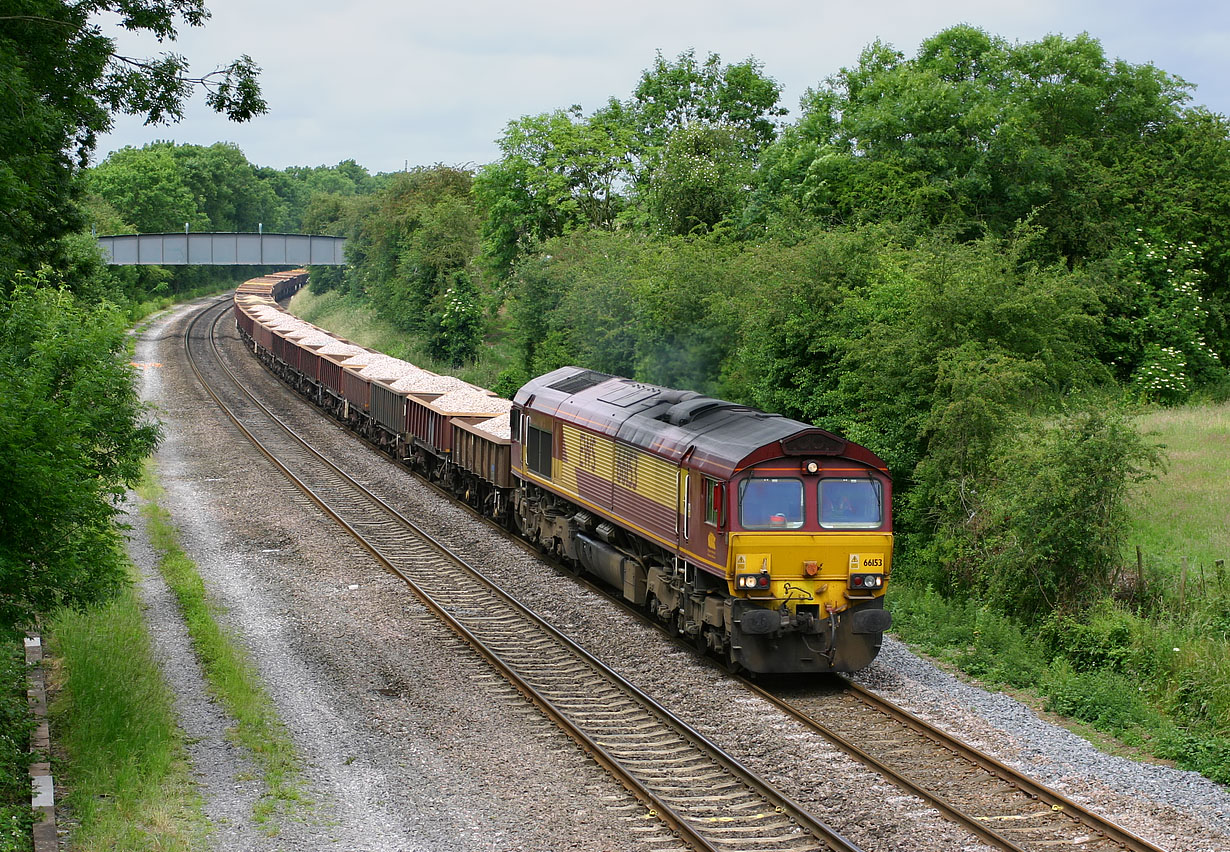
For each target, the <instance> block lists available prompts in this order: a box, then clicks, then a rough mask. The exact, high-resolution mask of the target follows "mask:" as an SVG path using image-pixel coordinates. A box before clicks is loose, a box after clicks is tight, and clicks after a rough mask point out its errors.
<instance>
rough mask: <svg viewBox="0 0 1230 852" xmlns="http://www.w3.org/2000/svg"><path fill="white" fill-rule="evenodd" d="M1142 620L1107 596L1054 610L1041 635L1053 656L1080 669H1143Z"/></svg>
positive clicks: (1120, 670)
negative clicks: (1090, 603) (1139, 649)
mask: <svg viewBox="0 0 1230 852" xmlns="http://www.w3.org/2000/svg"><path fill="white" fill-rule="evenodd" d="M1141 626H1143V625H1141V623H1140V621H1139V619H1137V618H1134V617H1132V616H1131V615H1129V614H1128V613H1127V612H1125V611H1124V610H1122V609H1121V608H1119V607H1118V606H1117V605H1115V604H1114V603H1113V602H1112V601H1111V600H1110V599H1109V598H1103V599H1101V600H1100V601H1098V602H1097V603H1096V604H1095V605H1093V606H1090V607H1089V608H1088V609H1085V610H1081V611H1078V612H1074V611H1071V610H1067V611H1059V610H1057V611H1055V612H1052V613H1051V614H1050V615H1049V616H1048V617H1047V618H1046V619H1045V620H1044V621H1043V622H1042V624H1041V628H1040V638H1041V639H1042V641H1043V643H1044V644H1045V645H1046V648H1047V649H1048V651H1049V652H1050V653H1051V654H1052V655H1058V656H1062V657H1064V658H1065V659H1067V660H1068V661H1070V663H1071V665H1072V666H1073V668H1075V669H1077V670H1078V671H1091V670H1095V669H1106V670H1110V671H1115V672H1119V673H1121V674H1122V673H1127V672H1129V671H1139V670H1140V669H1141V668H1147V666H1143V667H1142V666H1140V665H1139V662H1140V660H1139V657H1138V652H1137V651H1135V650H1134V645H1135V643H1136V640H1137V637H1136V635H1135V631H1136V629H1137V628H1139V627H1141Z"/></svg>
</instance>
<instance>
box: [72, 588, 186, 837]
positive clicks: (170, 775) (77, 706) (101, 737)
mask: <svg viewBox="0 0 1230 852" xmlns="http://www.w3.org/2000/svg"><path fill="white" fill-rule="evenodd" d="M49 628H50V629H49V630H48V639H49V647H50V649H51V652H52V657H53V658H54V659H55V660H57V664H58V666H59V672H58V677H57V680H58V681H59V682H60V684H61V690H60V692H59V694H58V695H57V697H56V699H55V701H54V702H53V704H52V707H51V715H52V730H53V732H54V734H55V736H56V739H57V740H58V741H59V742H60V743H62V744H63V746H64V749H65V751H66V752H67V755H68V760H67V762H66V763H65V765H64V767H63V773H64V780H66V781H67V783H68V789H69V794H68V797H67V803H68V805H69V808H70V809H71V812H72V815H73V821H74V822H75V823H76V826H77V827H76V829H75V831H74V833H73V848H74V849H79V850H87V852H88V850H103V849H126V850H181V849H182V850H188V849H199V848H202V846H203V845H204V837H205V833H206V821H205V817H204V814H203V812H202V807H201V801H200V798H199V796H198V794H197V792H196V790H195V787H194V786H193V783H192V779H191V775H190V772H189V766H188V762H187V758H186V752H185V747H184V739H183V733H182V731H180V729H179V728H178V727H177V724H176V718H175V712H174V706H173V696H172V694H171V692H170V690H169V689H168V687H167V685H166V683H165V682H164V681H163V679H162V676H161V672H160V669H159V668H158V666H157V664H156V663H155V661H154V658H153V654H152V652H151V649H150V639H149V635H148V633H147V632H146V626H145V619H144V615H143V613H142V609H141V603H140V601H139V600H138V598H137V595H136V593H135V592H134V591H133V590H132V589H128V590H126V591H125V592H124V593H123V594H122V595H121V596H120V597H119V598H118V599H117V600H115V601H113V602H111V603H108V604H105V605H101V606H96V607H94V608H91V609H89V610H87V611H85V612H72V611H62V612H60V613H58V614H57V615H56V616H55V618H54V619H53V620H52V622H51V624H50V625H49Z"/></svg>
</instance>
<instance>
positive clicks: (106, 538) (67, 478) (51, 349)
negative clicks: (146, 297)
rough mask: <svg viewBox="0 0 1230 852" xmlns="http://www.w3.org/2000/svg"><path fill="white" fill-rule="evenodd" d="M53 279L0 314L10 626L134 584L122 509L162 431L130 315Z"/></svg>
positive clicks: (21, 289) (5, 623)
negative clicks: (146, 398)
mask: <svg viewBox="0 0 1230 852" xmlns="http://www.w3.org/2000/svg"><path fill="white" fill-rule="evenodd" d="M52 283H53V282H52V281H50V280H49V277H47V276H43V277H41V278H40V279H39V280H37V281H29V282H27V283H22V284H19V285H18V287H17V288H16V290H14V291H13V293H12V294H10V295H9V296H7V297H5V300H4V301H5V304H4V310H3V311H2V312H0V479H2V480H3V481H4V483H5V487H4V489H3V493H2V495H0V627H3V628H5V629H9V628H12V627H13V626H14V625H17V624H20V623H22V622H24V621H26V620H28V619H31V618H34V617H36V616H37V615H39V614H42V613H46V612H48V611H49V610H51V609H52V608H54V607H56V606H58V605H61V604H68V605H75V606H79V605H83V604H86V603H89V602H92V601H95V600H99V599H102V598H106V597H108V596H109V595H111V594H112V593H113V592H114V591H115V589H116V588H118V587H119V586H120V585H121V584H122V582H123V579H124V570H125V569H124V565H123V561H122V560H121V559H120V557H119V556H118V554H117V549H116V546H117V543H118V541H119V532H118V531H117V529H116V528H115V526H114V520H115V517H116V513H117V511H118V509H117V507H116V501H117V500H118V499H120V498H121V497H122V496H123V494H124V490H125V488H126V486H128V485H130V484H131V483H132V482H134V481H136V479H137V478H138V477H139V476H140V463H141V459H142V458H144V457H145V456H146V455H148V453H149V452H150V451H151V450H152V449H153V447H154V444H155V443H156V441H157V439H158V428H157V427H156V426H155V425H154V424H153V423H150V422H148V421H147V420H146V418H145V412H144V411H143V409H142V406H141V405H140V403H139V402H138V400H137V396H136V391H135V389H134V387H133V368H132V367H131V366H130V365H129V364H128V363H127V341H126V338H125V336H124V330H123V317H122V316H121V315H120V314H119V313H118V312H117V311H116V310H114V309H113V308H111V307H109V306H107V305H102V306H99V307H95V308H91V307H87V306H85V305H82V304H81V303H80V302H79V301H78V300H77V299H75V298H74V297H73V296H72V295H70V294H69V293H67V292H65V291H63V290H56V289H53V288H52V287H51V284H52Z"/></svg>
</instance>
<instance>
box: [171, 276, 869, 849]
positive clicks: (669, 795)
mask: <svg viewBox="0 0 1230 852" xmlns="http://www.w3.org/2000/svg"><path fill="white" fill-rule="evenodd" d="M229 306H230V301H229V300H227V301H225V302H223V303H214V304H213V305H212V306H207V307H206V308H205V309H203V310H201V311H199V312H198V313H197V315H196V316H195V317H194V318H193V319H192V321H191V322H190V324H189V325H188V327H187V330H186V332H185V336H184V347H185V352H186V355H187V359H188V362H189V364H190V366H191V367H192V369H193V372H194V373H195V374H196V376H197V378H198V380H199V381H200V382H201V385H202V387H203V388H205V390H206V392H207V393H208V394H209V395H210V396H211V397H212V398H213V399H214V400H215V402H217V404H218V405H219V406H220V407H221V408H222V409H223V410H224V411H225V412H226V413H227V415H228V416H229V417H230V419H231V420H232V421H233V422H234V423H235V424H236V426H237V427H238V428H239V429H240V430H241V431H242V432H243V433H244V434H245V436H247V438H248V439H249V440H250V441H251V442H252V443H253V445H254V446H256V448H257V449H258V450H260V452H262V453H263V454H264V455H265V456H266V457H267V458H268V459H269V460H270V461H271V462H272V463H273V464H274V465H275V466H276V467H278V468H279V469H280V470H281V471H282V472H283V474H284V475H286V476H287V477H288V478H289V479H290V480H291V481H292V482H293V483H294V484H295V485H296V486H297V487H298V488H299V489H300V490H302V491H303V493H304V494H305V495H306V496H307V497H308V498H309V499H310V500H311V501H312V502H314V503H315V504H316V505H317V506H318V507H319V508H320V509H321V510H322V511H324V512H325V513H326V514H327V515H329V516H330V517H332V518H333V519H334V520H335V521H336V522H337V523H338V524H339V525H340V526H342V527H343V528H344V529H345V530H346V531H347V532H348V533H349V534H350V535H352V536H353V537H354V538H355V539H356V540H357V541H358V542H359V543H360V544H361V545H362V546H363V547H364V548H365V549H366V550H367V551H368V552H369V553H371V554H372V556H373V557H374V558H375V559H376V560H377V561H378V562H379V563H380V564H382V565H383V566H384V567H386V568H387V569H388V570H390V571H392V572H394V573H396V574H397V575H398V576H400V577H401V578H402V579H403V580H404V581H405V582H406V584H407V585H408V586H409V587H410V589H411V591H412V592H413V593H414V594H415V595H416V596H417V597H419V599H420V600H421V601H422V602H423V603H424V605H425V606H427V607H428V608H429V609H430V610H432V612H434V613H435V614H436V615H437V617H439V618H440V619H441V620H442V621H444V623H446V624H447V625H448V626H449V627H450V628H451V629H452V630H454V631H455V632H456V633H457V634H458V635H460V636H461V637H462V638H464V639H465V640H466V641H467V642H468V643H469V644H470V645H471V646H472V647H473V648H474V649H475V650H476V651H477V652H478V653H479V654H480V655H481V656H483V657H484V658H485V659H487V660H488V661H489V662H490V663H491V665H492V666H494V667H495V668H496V669H497V670H498V671H499V672H500V673H501V674H502V675H503V676H504V677H506V678H507V679H508V680H509V681H510V682H511V683H512V684H513V685H514V686H515V687H516V688H517V689H518V690H520V691H521V692H522V693H523V694H524V695H525V696H526V697H527V698H528V699H529V700H530V701H532V702H533V703H534V704H535V705H536V706H537V707H538V708H539V709H540V710H541V711H542V712H543V713H544V714H546V715H547V716H548V717H549V718H551V719H552V720H553V721H554V722H555V723H556V724H557V725H558V726H559V727H560V728H562V729H563V730H564V731H565V732H566V733H568V734H569V736H571V737H572V738H573V739H574V740H575V741H576V742H577V743H578V744H579V745H580V746H581V747H582V748H583V749H584V750H585V751H586V752H587V753H588V754H590V755H591V756H592V757H593V759H594V760H596V761H597V762H599V763H600V764H601V765H603V766H604V767H605V768H606V769H607V770H608V771H609V772H610V773H611V774H613V775H614V776H615V777H616V778H617V779H618V780H619V781H620V782H621V783H622V784H623V785H624V786H625V787H626V788H627V789H629V790H630V791H631V792H632V793H633V794H634V795H635V796H637V797H638V798H639V799H640V800H641V801H643V802H644V803H645V804H646V805H647V806H648V807H650V808H651V809H652V810H653V811H654V813H656V814H657V816H658V817H659V818H660V819H662V820H663V821H664V822H665V823H666V824H667V825H669V826H670V827H671V828H672V829H674V830H675V831H676V832H677V833H678V834H679V836H680V837H681V838H682V839H684V840H685V841H686V842H687V843H689V844H690V845H691V846H693V847H694V848H696V849H700V850H731V851H732V852H734V851H735V850H749V852H750V851H751V850H766V849H773V850H783V852H807V850H833V852H854V851H855V850H857V848H858V847H856V846H854V845H853V844H852V843H851V842H850V841H848V840H846V839H845V838H843V837H842V836H841V835H839V834H837V833H836V832H835V831H833V830H832V829H830V828H829V827H828V826H826V825H824V824H823V823H821V822H820V821H818V820H816V819H815V818H814V817H812V816H811V815H810V814H809V813H807V811H806V810H805V809H804V808H802V807H801V806H800V805H798V804H797V803H795V802H793V801H792V800H791V799H789V798H788V797H786V796H785V795H784V794H782V793H781V792H780V791H777V790H775V789H774V788H772V787H771V786H770V785H769V784H767V783H765V782H764V781H762V780H761V779H759V778H758V777H756V776H755V775H754V774H753V773H751V772H750V771H748V770H746V769H745V768H743V767H742V766H740V765H739V764H738V762H737V761H735V760H734V759H733V758H732V757H730V756H729V755H727V754H726V753H725V752H723V751H722V750H721V749H720V748H718V747H717V746H716V745H714V744H713V743H711V742H709V741H708V740H706V739H705V738H704V737H703V736H701V735H700V734H699V733H697V732H696V731H694V730H692V729H691V728H689V727H688V726H687V725H686V724H684V723H683V722H682V721H681V720H679V719H678V718H676V717H675V716H673V715H672V714H671V713H670V712H669V711H667V710H666V709H665V708H663V707H661V706H660V705H658V704H657V703H656V702H654V701H653V700H652V699H650V698H649V697H648V696H646V695H644V694H643V693H641V692H640V691H639V690H638V689H636V687H634V686H633V685H632V684H630V683H628V682H627V681H626V680H624V679H623V678H621V677H620V676H619V675H618V674H616V673H615V672H613V671H611V670H610V669H608V668H607V667H606V666H604V665H603V664H602V663H601V662H599V661H598V660H597V659H595V658H594V657H592V656H591V655H589V654H588V653H587V652H585V651H584V650H583V649H581V648H580V647H579V646H577V645H575V644H574V643H573V642H571V640H569V639H568V638H567V637H565V636H563V635H562V634H561V633H559V632H558V631H556V630H555V629H554V628H552V627H551V626H550V625H548V624H546V623H545V622H544V621H543V620H542V619H540V618H539V617H538V616H537V615H535V614H534V613H533V612H531V611H530V610H528V609H527V608H525V607H523V606H522V605H520V604H519V603H517V602H516V601H515V600H513V599H512V598H510V597H508V596H507V595H506V594H504V593H503V592H502V591H501V590H500V589H499V588H497V587H496V586H495V585H494V584H492V583H491V582H489V581H488V580H487V579H486V578H485V577H484V576H483V575H482V573H481V572H480V571H478V570H477V569H476V568H474V567H473V566H471V565H469V564H467V563H466V562H465V561H464V560H462V559H460V558H459V557H457V556H455V555H453V554H452V553H450V552H449V551H448V549H447V548H445V547H444V546H443V545H441V544H440V543H439V542H437V541H436V540H435V539H433V538H432V537H431V536H429V535H428V534H427V533H425V532H423V531H422V530H421V529H419V528H418V527H417V526H416V525H415V524H414V523H413V522H411V521H410V520H408V519H407V518H405V517H403V516H401V515H400V514H398V513H397V512H396V511H395V510H394V509H392V508H391V507H390V506H388V505H387V504H386V503H384V502H383V501H381V500H380V499H379V498H378V497H376V496H375V495H373V494H371V493H370V492H369V491H367V489H365V488H363V487H362V486H361V485H359V484H358V483H357V482H355V481H354V480H353V479H351V478H350V477H349V476H348V475H346V474H345V473H344V472H343V471H341V470H340V469H338V468H337V467H335V466H334V465H333V464H332V463H330V462H329V461H328V459H326V458H325V457H324V456H322V455H321V454H319V453H317V452H316V451H315V450H314V449H313V448H312V447H311V446H309V445H308V444H307V443H306V442H304V441H303V440H301V439H300V438H298V436H296V435H295V434H294V433H293V432H291V430H289V429H287V428H286V427H284V426H283V425H282V424H281V423H280V422H279V421H278V419H277V418H276V417H275V416H274V415H273V414H272V413H271V412H270V411H269V410H268V409H266V408H265V407H264V406H263V405H262V404H261V403H260V402H259V401H258V400H257V399H256V398H255V397H254V396H252V395H251V394H249V393H248V392H247V391H246V389H244V388H243V386H242V384H241V383H240V381H239V380H238V378H237V377H236V376H235V375H234V374H233V373H231V372H230V370H229V369H228V368H227V367H226V365H225V363H224V361H223V359H222V358H221V357H220V354H219V353H218V351H217V342H216V339H215V335H214V329H215V328H216V326H217V324H218V322H219V321H220V320H221V318H222V317H224V316H228V315H229V311H228V308H229ZM207 373H212V377H207V375H206V374H207ZM220 386H225V387H220Z"/></svg>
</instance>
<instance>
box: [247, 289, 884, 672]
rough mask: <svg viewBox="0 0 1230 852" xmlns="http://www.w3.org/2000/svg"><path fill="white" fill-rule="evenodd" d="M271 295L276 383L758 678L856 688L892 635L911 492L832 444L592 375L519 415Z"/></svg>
mask: <svg viewBox="0 0 1230 852" xmlns="http://www.w3.org/2000/svg"><path fill="white" fill-rule="evenodd" d="M305 280H306V273H304V272H303V271H302V270H296V271H293V272H289V273H277V274H275V275H272V276H266V277H264V278H259V279H254V280H252V281H249V282H247V283H245V284H244V285H243V286H241V287H240V288H239V289H238V290H237V292H236V296H235V308H234V309H235V319H236V324H237V326H238V328H239V331H240V334H241V335H242V337H243V338H244V340H245V341H246V342H247V343H248V345H250V346H251V347H252V349H253V351H254V353H255V354H256V355H257V356H258V357H259V358H261V359H262V360H263V361H264V362H265V363H266V364H267V365H268V366H269V367H270V369H272V370H273V371H274V372H275V373H276V374H277V375H279V376H281V377H282V378H283V379H284V380H285V381H287V382H288V383H289V384H290V385H291V386H292V387H294V388H296V389H297V390H299V391H300V392H301V393H303V394H304V395H305V396H307V397H308V398H309V399H311V400H312V401H313V402H315V403H316V404H317V405H319V406H320V407H322V408H323V409H325V410H326V411H328V412H330V413H331V414H333V415H334V416H335V417H337V418H338V419H340V420H342V421H344V422H346V423H348V424H349V425H350V426H351V427H352V428H353V429H354V430H355V431H356V432H358V433H359V434H361V435H363V436H364V437H366V438H367V439H369V440H370V441H372V442H373V443H374V444H375V445H377V446H378V447H380V448H382V449H383V450H384V451H385V452H387V453H388V454H389V455H390V456H392V457H393V458H395V459H397V460H399V461H401V462H403V463H405V464H407V465H409V466H410V467H412V468H413V469H415V470H417V471H418V472H419V473H421V474H422V475H424V476H425V477H427V478H429V479H431V480H433V481H436V482H438V483H439V484H441V485H442V486H444V487H445V488H447V489H448V490H450V491H451V492H452V493H453V494H454V495H455V496H457V498H458V499H461V500H463V501H465V502H467V503H468V504H470V505H472V506H474V507H475V508H477V509H479V510H481V511H482V512H483V513H484V514H486V515H487V516H489V517H491V518H492V519H493V520H495V521H496V522H498V523H500V524H503V525H505V526H507V527H509V528H511V529H513V530H515V531H516V532H518V533H519V534H520V535H522V536H524V537H525V538H526V539H528V540H529V541H531V542H533V543H535V544H536V545H537V546H538V547H539V548H540V549H541V550H543V551H545V552H549V553H551V554H552V555H554V556H555V557H556V558H558V559H559V560H561V561H562V562H564V563H565V564H567V565H569V566H571V567H572V568H574V569H575V570H578V571H584V572H586V573H588V574H590V575H592V576H594V577H596V578H598V579H599V580H601V581H603V582H604V583H605V584H606V585H607V586H609V587H611V589H612V590H613V591H614V593H616V594H619V595H620V596H622V597H623V598H625V599H626V600H628V601H629V602H631V603H633V604H635V605H637V606H639V607H643V608H644V609H646V610H647V611H648V612H649V613H651V614H652V615H653V616H654V617H655V618H657V619H659V620H660V621H662V622H663V623H665V624H666V625H667V626H668V627H669V628H670V629H671V630H673V631H674V632H676V633H677V634H679V635H680V636H684V637H689V638H690V639H691V640H692V641H693V642H694V643H695V644H696V645H697V646H698V647H699V648H701V649H703V650H704V651H706V652H709V653H712V654H713V655H715V656H718V657H720V658H722V659H724V660H725V661H726V662H727V664H728V665H730V666H731V667H732V668H735V669H745V670H747V671H751V672H756V673H779V674H787V673H788V674H800V673H821V672H831V671H839V672H849V671H856V670H858V669H861V668H863V667H865V666H866V665H867V664H869V663H870V662H871V661H872V659H874V657H875V655H876V653H877V652H878V651H879V648H880V645H881V642H882V637H883V633H884V631H885V630H887V629H888V627H889V626H890V623H891V618H890V615H889V613H888V612H887V611H886V610H885V609H884V593H885V588H886V585H887V583H888V579H889V575H890V574H891V571H892V544H893V536H892V522H891V518H892V511H891V510H892V504H891V501H892V480H891V479H890V477H889V474H888V470H887V468H886V467H885V465H884V462H883V461H881V460H880V459H879V458H878V457H877V456H876V455H875V454H874V453H872V452H871V451H870V450H867V449H866V448H864V447H861V446H859V445H857V444H854V443H852V442H849V441H847V440H845V439H844V438H842V437H840V436H838V435H835V434H833V433H831V432H827V431H825V430H822V429H819V428H817V427H815V426H811V425H808V424H806V423H802V422H799V421H796V420H791V419H789V418H786V417H782V416H780V415H775V414H768V413H765V412H763V411H758V410H755V409H752V408H749V407H746V406H742V405H737V404H734V403H730V402H726V401H723V400H720V399H715V398H712V397H708V396H704V395H701V394H698V393H695V392H692V391H680V390H675V389H671V388H664V387H658V386H655V385H649V384H644V383H641V382H635V381H632V380H630V379H626V378H620V377H617V376H610V375H606V374H603V373H598V372H595V371H592V370H586V369H581V368H577V367H563V368H561V369H559V370H556V371H554V372H552V373H548V374H546V375H544V376H539V377H537V378H535V379H532V380H530V381H529V382H528V383H526V385H525V386H524V387H522V388H521V389H520V390H519V391H518V392H517V393H516V395H515V396H514V398H513V400H512V401H511V402H509V401H508V400H504V399H501V398H499V397H497V396H496V395H494V394H492V393H490V392H489V391H485V390H483V389H481V388H477V387H474V386H472V385H468V384H466V383H464V382H461V381H460V380H458V379H455V378H453V377H449V376H439V375H436V374H434V373H430V372H427V371H424V370H420V369H419V368H417V367H415V366H413V365H410V364H407V363H406V362H404V361H400V360H398V359H394V358H389V357H388V356H385V355H382V354H381V353H377V352H373V351H372V350H368V349H365V348H363V347H360V346H357V345H355V344H353V343H350V342H349V341H346V340H343V339H341V338H338V337H336V336H334V335H330V334H328V333H327V332H325V331H323V330H321V329H318V328H316V327H315V326H311V325H309V324H307V323H304V322H303V321H301V320H298V319H297V318H295V317H293V316H291V315H290V314H288V313H286V312H285V311H284V310H282V309H281V308H280V307H278V305H277V300H278V299H281V298H283V297H285V296H287V295H289V294H290V293H291V292H293V291H294V290H295V289H297V288H298V287H299V286H301V285H302V283H303V282H304V281H305Z"/></svg>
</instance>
